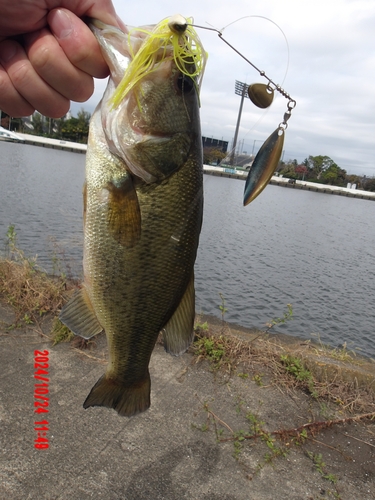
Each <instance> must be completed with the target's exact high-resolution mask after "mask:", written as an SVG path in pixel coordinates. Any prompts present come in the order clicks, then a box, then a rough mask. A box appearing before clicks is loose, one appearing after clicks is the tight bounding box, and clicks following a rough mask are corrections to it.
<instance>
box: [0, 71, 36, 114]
mask: <svg viewBox="0 0 375 500" xmlns="http://www.w3.org/2000/svg"><path fill="white" fill-rule="evenodd" d="M0 109H1V110H2V111H4V113H6V114H8V115H10V116H14V117H15V118H18V117H20V116H30V115H31V114H33V113H34V111H35V108H34V107H33V106H31V104H30V103H28V102H27V101H26V99H24V98H23V97H22V96H21V95H20V94H19V93H18V92H17V90H16V89H15V88H14V86H13V83H12V81H11V79H10V78H9V76H8V73H7V72H6V71H5V69H4V68H3V67H2V66H1V65H0Z"/></svg>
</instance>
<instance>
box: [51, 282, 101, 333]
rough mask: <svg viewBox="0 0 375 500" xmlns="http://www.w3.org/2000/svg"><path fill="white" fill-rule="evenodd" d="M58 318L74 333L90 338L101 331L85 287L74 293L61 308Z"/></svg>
mask: <svg viewBox="0 0 375 500" xmlns="http://www.w3.org/2000/svg"><path fill="white" fill-rule="evenodd" d="M59 319H60V321H61V322H62V323H64V325H66V326H67V327H68V328H69V329H70V330H71V331H72V332H73V333H74V334H75V335H79V336H80V337H83V338H84V339H90V338H91V337H94V335H97V334H98V333H100V332H102V331H103V327H102V326H101V324H100V323H99V321H98V319H97V317H96V314H95V311H94V308H93V306H92V304H91V301H90V298H89V296H88V294H87V291H86V289H85V288H81V289H80V290H78V291H77V292H75V293H74V295H73V297H72V298H71V299H70V300H69V302H67V303H66V304H65V306H64V307H63V308H62V309H61V312H60V316H59Z"/></svg>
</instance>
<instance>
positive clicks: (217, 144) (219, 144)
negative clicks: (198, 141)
mask: <svg viewBox="0 0 375 500" xmlns="http://www.w3.org/2000/svg"><path fill="white" fill-rule="evenodd" d="M202 144H203V147H204V148H216V149H220V150H221V151H222V152H223V153H226V152H227V150H228V141H222V140H220V139H214V138H213V137H203V136H202Z"/></svg>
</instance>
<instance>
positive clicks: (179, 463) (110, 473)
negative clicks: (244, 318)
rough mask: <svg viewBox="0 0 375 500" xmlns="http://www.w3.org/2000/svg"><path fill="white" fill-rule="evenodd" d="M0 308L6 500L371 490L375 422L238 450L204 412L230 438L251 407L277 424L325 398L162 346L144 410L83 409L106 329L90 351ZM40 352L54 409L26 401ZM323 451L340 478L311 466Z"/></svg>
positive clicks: (269, 425)
mask: <svg viewBox="0 0 375 500" xmlns="http://www.w3.org/2000/svg"><path fill="white" fill-rule="evenodd" d="M0 316H1V318H0V319H3V322H2V323H0V344H1V348H0V366H1V378H0V443H1V445H0V450H1V451H0V483H1V484H2V486H1V488H0V498H1V499H4V500H5V499H12V500H18V499H20V500H21V499H22V500H26V499H35V498H42V499H54V500H57V499H59V500H63V499H70V500H75V499H77V500H85V499H89V498H94V499H106V500H120V499H121V500H180V499H189V500H195V499H196V500H200V499H204V500H249V499H251V500H271V499H272V500H275V499H278V500H284V499H285V500H301V499H317V498H334V496H333V495H336V498H340V499H343V500H344V499H345V500H357V499H358V498H361V499H363V500H373V499H374V498H375V465H374V463H375V424H374V422H371V421H370V422H367V423H361V424H360V423H358V424H351V425H348V426H340V427H339V428H335V429H329V430H326V431H322V433H321V435H319V434H318V435H316V436H315V438H316V439H315V441H316V442H314V440H310V441H308V442H307V443H306V444H305V445H304V446H302V447H301V446H292V445H291V443H286V442H284V443H283V444H282V443H280V446H282V447H283V449H284V450H285V452H286V456H280V457H274V458H273V459H272V460H271V465H270V464H268V463H267V453H269V452H270V448H269V447H268V446H267V444H266V443H265V441H264V440H262V439H258V440H249V441H244V442H242V443H240V446H241V448H240V449H239V451H238V453H237V455H238V456H237V458H234V456H233V455H234V454H236V451H235V447H234V444H233V442H232V441H226V442H217V439H216V435H215V425H214V423H213V419H212V418H210V413H209V412H213V414H215V415H217V417H218V419H220V421H221V422H223V423H224V424H225V425H224V424H223V425H221V424H220V421H219V420H218V419H217V420H216V426H217V428H222V429H223V431H224V433H223V434H222V436H223V437H225V436H227V437H230V436H231V433H230V431H229V430H228V429H232V430H233V431H237V432H238V431H240V430H241V429H249V421H248V419H246V413H248V412H249V411H251V412H252V414H253V415H255V416H256V419H257V421H258V423H259V425H261V426H262V427H264V428H265V429H267V430H268V431H272V430H276V429H283V428H285V429H287V428H294V427H296V426H299V425H301V424H303V423H305V422H308V421H311V420H313V419H319V418H322V417H321V415H320V413H319V412H321V408H320V407H319V405H317V404H315V403H314V402H313V401H312V400H311V398H310V397H309V396H308V395H306V394H303V393H294V392H293V393H283V392H281V391H280V390H279V389H278V387H277V386H275V385H270V386H263V387H261V386H258V385H257V384H256V383H255V382H254V381H253V380H252V379H251V377H247V378H246V377H239V376H237V375H236V376H233V377H231V378H230V377H229V376H225V377H221V376H216V375H215V374H214V373H212V372H211V371H210V368H209V366H208V364H207V363H206V362H202V363H198V364H196V363H195V359H194V358H193V357H192V355H191V354H185V355H183V356H182V357H180V358H175V357H172V356H170V355H168V354H166V353H165V352H164V350H163V348H162V346H160V345H157V346H156V348H155V351H154V354H153V356H152V359H151V365H150V372H151V379H152V394H151V398H152V403H151V408H150V410H148V411H147V412H146V413H144V414H141V415H138V416H136V417H133V418H131V419H127V418H124V417H119V416H118V415H117V413H116V412H115V411H113V410H109V409H106V408H89V409H87V410H84V409H83V407H82V403H83V401H84V400H85V398H86V396H87V394H88V392H89V391H90V389H91V387H92V386H93V385H94V383H95V382H96V381H97V379H98V378H99V377H100V376H101V375H102V374H103V372H104V369H105V362H106V361H105V357H106V342H105V337H104V336H100V337H99V338H98V339H97V341H96V347H95V348H94V349H91V350H87V351H79V350H77V349H73V348H72V346H71V344H59V345H57V346H55V347H52V344H51V343H50V342H49V340H48V339H47V338H46V337H44V336H42V335H41V334H40V331H39V330H38V329H35V330H34V329H33V328H28V329H24V330H14V331H9V330H7V329H6V322H7V321H8V320H11V319H12V314H11V313H9V311H8V310H4V309H3V310H2V311H0ZM4 318H5V319H6V321H5V319H4ZM35 350H40V351H43V350H47V351H48V353H49V354H48V357H49V368H48V371H49V391H50V392H49V398H50V399H49V406H48V410H49V412H48V413H46V414H41V415H37V414H35V413H34V406H33V405H34V401H36V400H35V399H34V388H35V383H36V382H37V381H36V380H35V379H34V372H35V368H34V351H35ZM43 419H45V420H47V421H48V428H49V431H48V433H47V435H48V439H49V448H48V449H44V450H38V449H35V448H34V440H35V439H36V435H37V432H36V431H35V430H34V427H35V425H34V423H35V421H40V420H43ZM348 435H350V436H351V437H348ZM319 443H321V444H319ZM275 445H277V446H279V444H277V443H276V442H275ZM309 453H310V454H311V455H310V457H309V455H308V454H309ZM319 454H322V457H323V459H324V462H325V464H326V465H325V466H324V471H326V472H327V474H332V475H333V476H334V477H335V478H336V481H337V482H336V484H334V483H332V482H331V481H329V480H328V479H325V478H324V477H323V475H322V473H320V472H319V471H318V469H317V467H316V465H314V463H313V461H312V459H311V456H313V455H314V456H318V455H319Z"/></svg>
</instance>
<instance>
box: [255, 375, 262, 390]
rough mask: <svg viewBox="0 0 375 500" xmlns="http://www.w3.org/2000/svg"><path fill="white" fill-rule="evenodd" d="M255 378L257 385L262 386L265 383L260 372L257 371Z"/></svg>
mask: <svg viewBox="0 0 375 500" xmlns="http://www.w3.org/2000/svg"><path fill="white" fill-rule="evenodd" d="M253 380H254V382H255V383H256V385H259V387H262V385H263V381H262V375H260V374H259V373H256V374H255V375H254V376H253Z"/></svg>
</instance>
